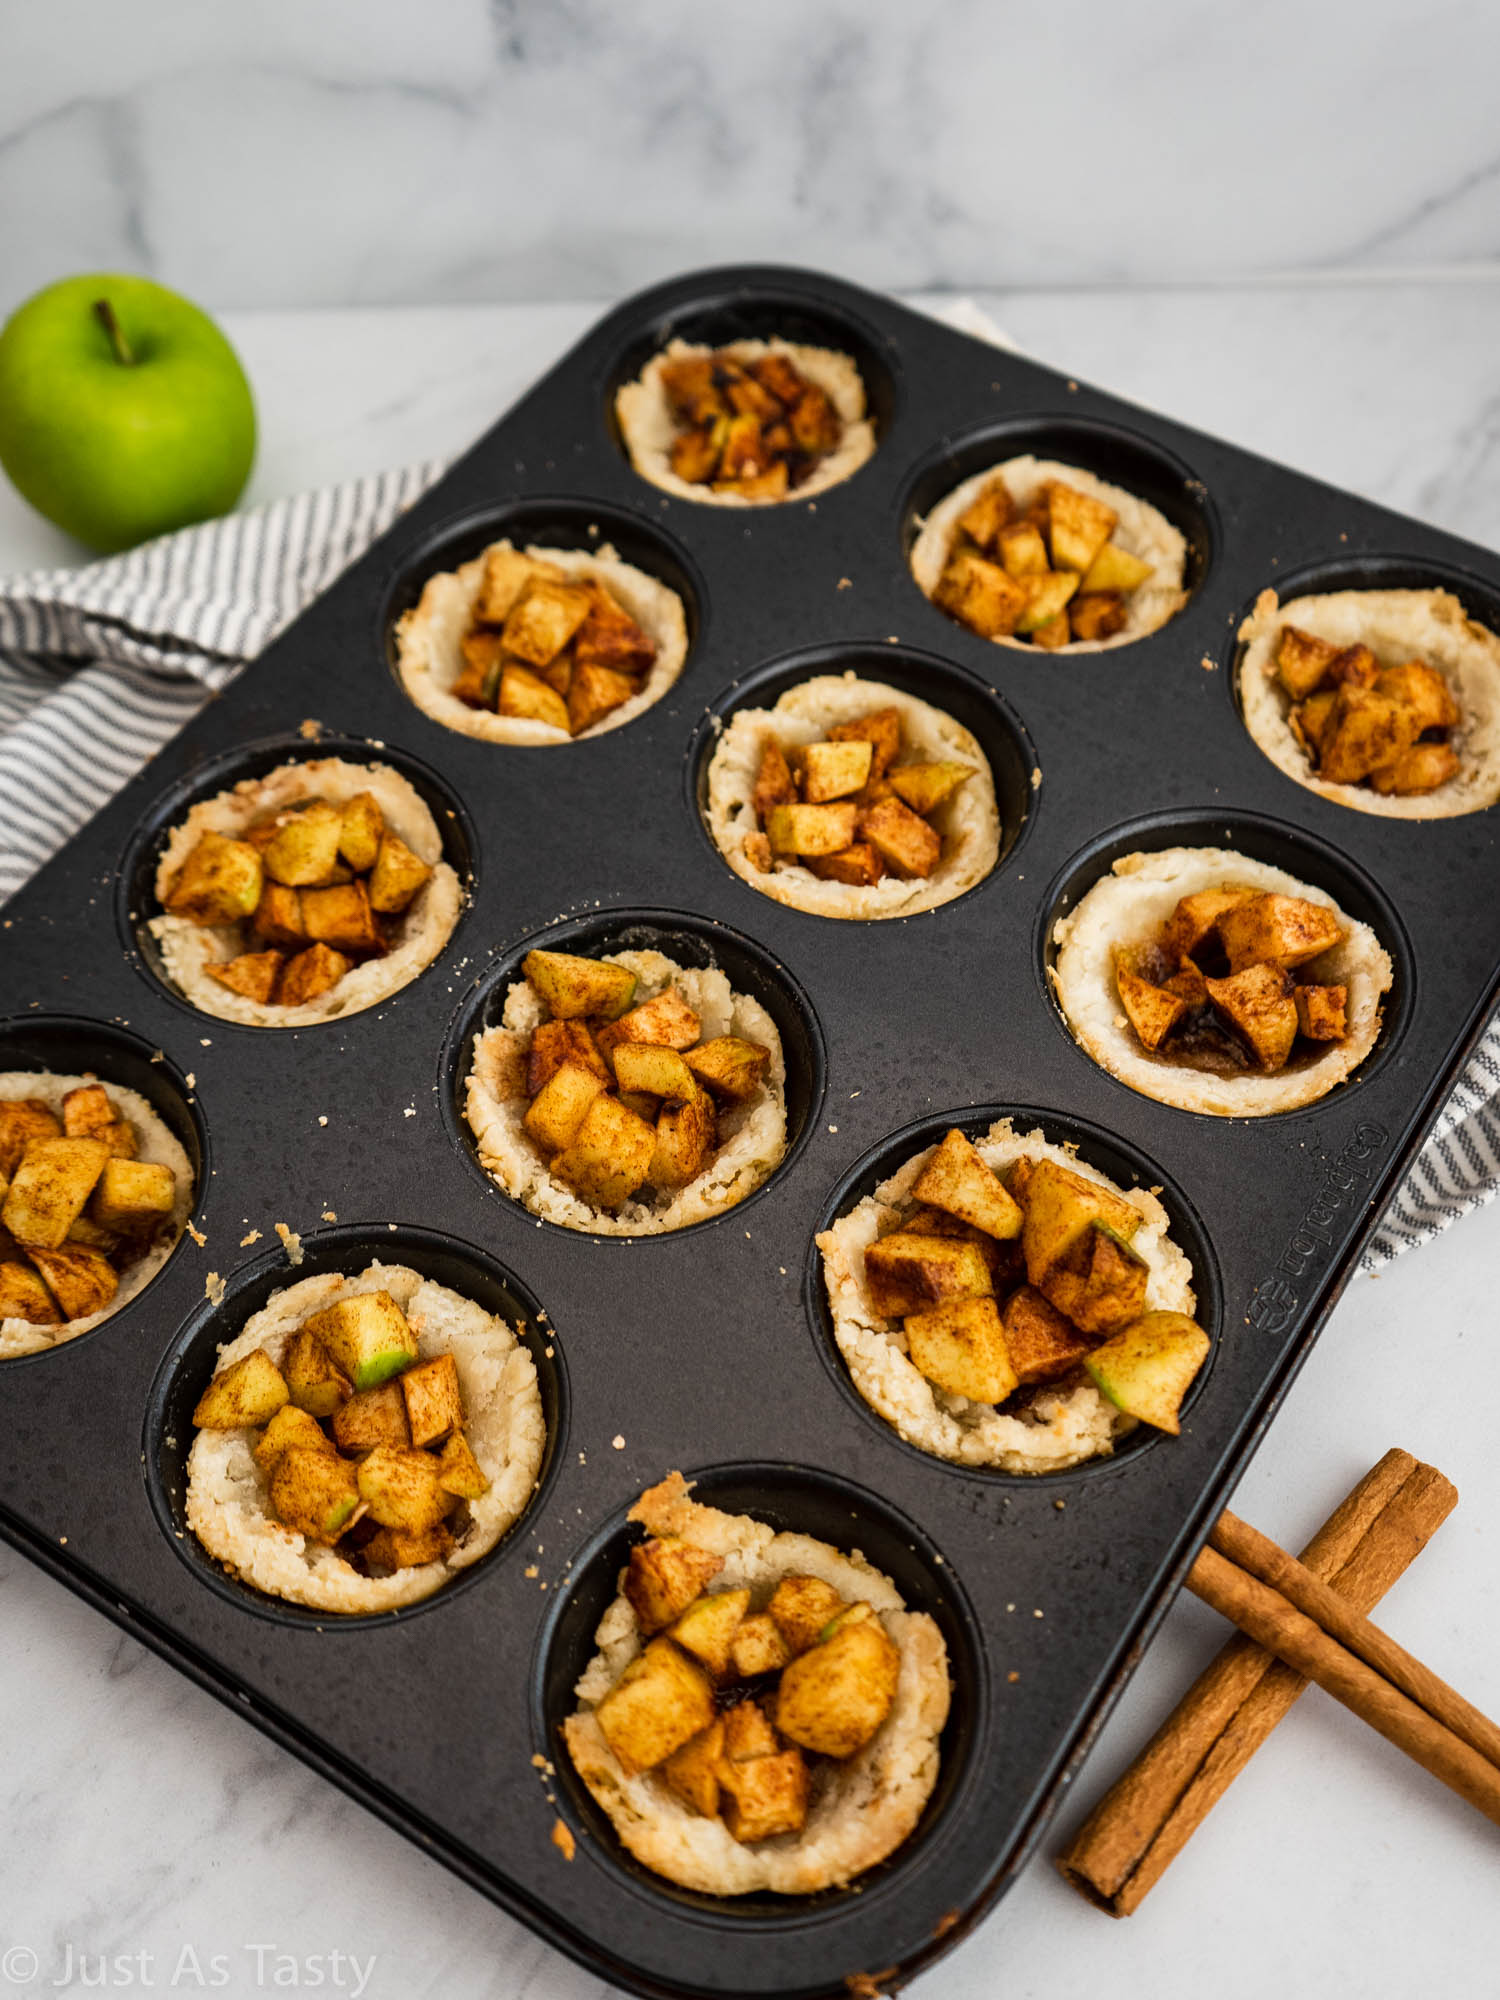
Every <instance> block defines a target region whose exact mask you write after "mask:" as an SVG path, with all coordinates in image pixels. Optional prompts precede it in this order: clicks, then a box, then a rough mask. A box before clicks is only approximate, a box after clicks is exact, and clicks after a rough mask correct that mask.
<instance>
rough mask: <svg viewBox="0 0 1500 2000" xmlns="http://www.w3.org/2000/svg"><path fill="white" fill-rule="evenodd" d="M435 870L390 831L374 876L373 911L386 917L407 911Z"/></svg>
mask: <svg viewBox="0 0 1500 2000" xmlns="http://www.w3.org/2000/svg"><path fill="white" fill-rule="evenodd" d="M431 873H432V869H431V867H430V866H429V865H428V863H427V862H425V861H423V860H422V859H421V857H420V856H419V855H416V854H413V853H412V851H411V849H410V848H409V847H408V846H407V844H406V842H405V841H404V840H402V839H401V838H400V837H399V835H397V834H394V833H391V832H390V831H387V832H386V833H385V834H384V836H383V837H382V839H381V842H380V852H379V853H378V854H377V855H376V857H375V867H374V870H373V871H372V873H371V876H370V908H371V909H372V910H376V911H378V912H379V914H380V915H381V916H383V917H392V916H395V915H396V914H397V913H398V912H399V911H401V910H404V909H405V908H406V906H407V904H408V903H409V902H410V901H411V899H412V897H413V896H415V895H416V893H417V891H418V890H419V889H420V888H421V887H422V885H423V883H424V882H425V881H426V880H427V878H428V877H429V876H430V875H431Z"/></svg>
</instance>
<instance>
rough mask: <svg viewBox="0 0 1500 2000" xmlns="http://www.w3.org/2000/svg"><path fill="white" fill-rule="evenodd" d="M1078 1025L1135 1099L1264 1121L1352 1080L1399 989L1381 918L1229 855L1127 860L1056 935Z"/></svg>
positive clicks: (1061, 991)
mask: <svg viewBox="0 0 1500 2000" xmlns="http://www.w3.org/2000/svg"><path fill="white" fill-rule="evenodd" d="M1053 940H1054V942H1055V943H1056V945H1057V947H1058V950H1057V958H1056V962H1055V964H1054V966H1053V968H1052V983H1053V987H1054V990H1055V992H1056V994H1057V1000H1058V1005H1059V1006H1060V1007H1061V1008H1062V1011H1063V1014H1064V1015H1065V1017H1066V1019H1067V1022H1068V1026H1069V1027H1070V1028H1071V1029H1072V1031H1073V1033H1074V1035H1075V1036H1076V1037H1077V1039H1078V1041H1079V1042H1080V1043H1081V1045H1082V1046H1083V1047H1084V1048H1085V1049H1087V1050H1088V1052H1089V1054H1090V1055H1091V1056H1092V1057H1093V1058H1094V1060H1095V1061H1096V1062H1098V1063H1100V1064H1102V1065H1103V1067H1104V1068H1105V1069H1107V1070H1109V1071H1110V1072H1111V1073H1112V1074H1113V1075H1115V1076H1117V1077H1119V1078H1120V1080H1121V1081H1122V1082H1123V1083H1128V1084H1129V1085H1130V1086H1131V1088H1132V1089H1134V1090H1139V1091H1141V1092H1142V1093H1143V1094H1144V1095H1145V1096H1147V1097H1155V1098H1158V1099H1159V1100H1160V1101H1161V1102H1162V1103H1164V1104H1175V1105H1178V1106H1179V1107H1180V1108H1181V1109H1182V1110H1184V1111H1207V1112H1216V1113H1218V1114H1220V1115H1222V1116H1225V1117H1235V1118H1256V1117H1261V1116H1263V1115H1264V1114H1265V1113H1267V1112H1271V1111H1288V1110H1291V1109H1293V1108H1294V1107H1295V1106H1297V1105H1299V1104H1311V1103H1312V1102H1314V1100H1315V1099H1317V1098H1319V1097H1322V1096H1324V1095H1325V1094H1326V1093H1327V1092H1328V1091H1330V1090H1332V1089H1333V1087H1334V1085H1335V1084H1338V1083H1342V1082H1343V1080H1344V1078H1345V1077H1347V1076H1349V1075H1350V1074H1351V1073H1352V1072H1353V1071H1354V1070H1355V1069H1356V1068H1357V1067H1358V1066H1359V1064H1360V1063H1362V1062H1363V1061H1364V1059H1365V1057H1366V1056H1367V1055H1368V1054H1369V1053H1370V1050H1371V1049H1372V1048H1373V1047H1374V1046H1375V1039H1376V1036H1377V1035H1378V1034H1379V1032H1380V1021H1381V1010H1382V1003H1383V1000H1384V996H1385V994H1386V993H1387V992H1388V990H1389V988H1390V985H1391V980H1392V976H1393V973H1392V966H1391V959H1390V955H1389V953H1388V952H1387V951H1386V950H1385V948H1384V947H1383V946H1382V945H1381V943H1380V941H1379V939H1378V938H1377V937H1376V936H1375V933H1374V932H1373V931H1372V930H1371V929H1370V927H1369V925H1368V924H1363V923H1360V922H1359V921H1358V920H1357V919H1355V918H1354V917H1351V916H1349V915H1347V914H1346V912H1345V911H1343V910H1341V909H1340V908H1339V907H1338V905H1337V904H1336V903H1335V902H1334V901H1333V900H1332V898H1331V897H1329V896H1327V895H1326V894H1324V892H1323V891H1322V890H1319V889H1314V888H1312V887H1310V886H1309V885H1308V884H1307V883H1304V882H1299V881H1298V880H1297V878H1296V876H1294V875H1289V874H1287V873H1286V872H1285V870H1283V869H1280V868H1272V867H1270V866H1269V865H1268V864H1267V863H1265V862H1262V861H1252V860H1251V859H1250V858H1249V857H1248V856H1246V855H1243V854H1236V853H1233V852H1232V851H1229V850H1227V849H1223V848H1209V847H1171V848H1166V849H1164V850H1163V851H1162V852H1160V853H1158V854H1128V855H1125V856H1124V857H1122V859H1120V860H1119V861H1117V862H1116V863H1115V864H1114V869H1113V871H1112V872H1111V873H1110V874H1108V875H1106V876H1104V877H1102V878H1101V880H1099V881H1098V882H1096V883H1095V884H1094V886H1093V887H1092V888H1091V889H1090V890H1089V891H1088V893H1087V895H1085V896H1084V897H1083V898H1082V899H1081V900H1080V902H1079V904H1078V907H1077V909H1075V910H1072V911H1070V912H1069V914H1068V915H1067V916H1065V917H1062V918H1060V919H1059V920H1058V922H1057V924H1056V926H1055V927H1054V931H1053Z"/></svg>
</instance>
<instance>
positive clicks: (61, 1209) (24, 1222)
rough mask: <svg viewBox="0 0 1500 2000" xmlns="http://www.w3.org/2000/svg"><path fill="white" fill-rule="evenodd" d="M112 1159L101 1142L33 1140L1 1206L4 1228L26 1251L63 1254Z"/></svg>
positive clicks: (0, 1218)
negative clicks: (53, 1251) (65, 1245)
mask: <svg viewBox="0 0 1500 2000" xmlns="http://www.w3.org/2000/svg"><path fill="white" fill-rule="evenodd" d="M109 1157H110V1152H109V1148H108V1146H106V1145H105V1143H104V1141H103V1140H102V1139H68V1138H62V1139H33V1140H32V1141H31V1142H30V1144H29V1145H28V1146H27V1148H26V1151H25V1152H24V1154H23V1155H22V1156H21V1162H20V1165H19V1166H18V1167H17V1168H16V1170H15V1172H14V1174H13V1175H12V1176H11V1181H10V1186H9V1188H8V1189H7V1190H6V1195H5V1200H4V1203H3V1204H0V1223H3V1224H4V1226H5V1227H6V1228H7V1229H8V1230H9V1231H10V1233H11V1235H12V1236H14V1238H15V1239H16V1241H17V1242H18V1243H24V1244H25V1245H26V1247H27V1249H28V1250H33V1249H40V1250H56V1249H59V1248H60V1247H61V1245H62V1243H63V1241H64V1239H65V1238H66V1236H67V1233H68V1231H69V1230H70V1229H71V1228H72V1226H73V1224H74V1223H75V1222H76V1221H77V1220H78V1218H79V1216H80V1215H82V1213H83V1209H84V1204H85V1203H86V1202H87V1200H88V1198H89V1196H90V1195H91V1194H92V1193H93V1191H94V1184H95V1182H96V1181H97V1180H98V1179H99V1176H100V1175H101V1174H102V1173H103V1172H104V1168H105V1165H106V1163H107V1162H108V1160H109Z"/></svg>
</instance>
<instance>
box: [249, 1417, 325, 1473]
mask: <svg viewBox="0 0 1500 2000" xmlns="http://www.w3.org/2000/svg"><path fill="white" fill-rule="evenodd" d="M294 1449H295V1450H298V1451H321V1452H334V1451H336V1449H337V1447H336V1446H335V1445H334V1442H333V1440H332V1439H331V1438H330V1437H329V1436H328V1435H327V1433H326V1432H325V1431H324V1430H323V1427H322V1426H321V1424H319V1422H318V1420H317V1418H316V1417H312V1416H309V1415H308V1413H307V1411H306V1410H299V1409H298V1408H297V1405H296V1404H295V1403H283V1404H282V1406H281V1408H280V1409H279V1410H278V1411H277V1412H276V1414H275V1416H274V1417H272V1419H271V1421H270V1422H269V1423H268V1424H267V1425H266V1427H265V1429H264V1430H263V1431H262V1432H261V1434H260V1436H259V1437H258V1438H257V1439H256V1441H255V1443H254V1444H253V1445H252V1446H251V1447H250V1456H251V1457H252V1458H253V1459H254V1460H255V1463H256V1464H257V1465H258V1466H259V1467H260V1469H261V1471H262V1472H264V1473H266V1474H267V1475H269V1474H270V1472H271V1469H272V1468H273V1466H274V1465H275V1463H276V1461H277V1459H278V1458H280V1456H281V1454H282V1453H283V1452H284V1451H292V1450H294Z"/></svg>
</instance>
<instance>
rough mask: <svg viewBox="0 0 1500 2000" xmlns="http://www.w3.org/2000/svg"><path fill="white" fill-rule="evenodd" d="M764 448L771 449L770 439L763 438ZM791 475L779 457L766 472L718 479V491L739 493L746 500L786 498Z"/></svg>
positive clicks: (715, 486)
mask: <svg viewBox="0 0 1500 2000" xmlns="http://www.w3.org/2000/svg"><path fill="white" fill-rule="evenodd" d="M761 448H762V450H765V451H769V450H770V448H771V447H770V440H769V439H768V438H767V439H762V441H761ZM790 485H791V477H790V474H789V473H788V471H787V465H786V460H785V459H777V460H776V462H775V464H773V465H770V466H768V467H767V469H766V470H765V471H764V472H755V473H752V472H743V473H741V474H740V475H739V477H738V478H737V479H716V480H715V481H714V491H715V492H716V493H725V492H728V493H738V494H740V495H741V496H742V498H744V499H746V500H784V499H785V498H786V494H787V489H788V487H789V486H790Z"/></svg>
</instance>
